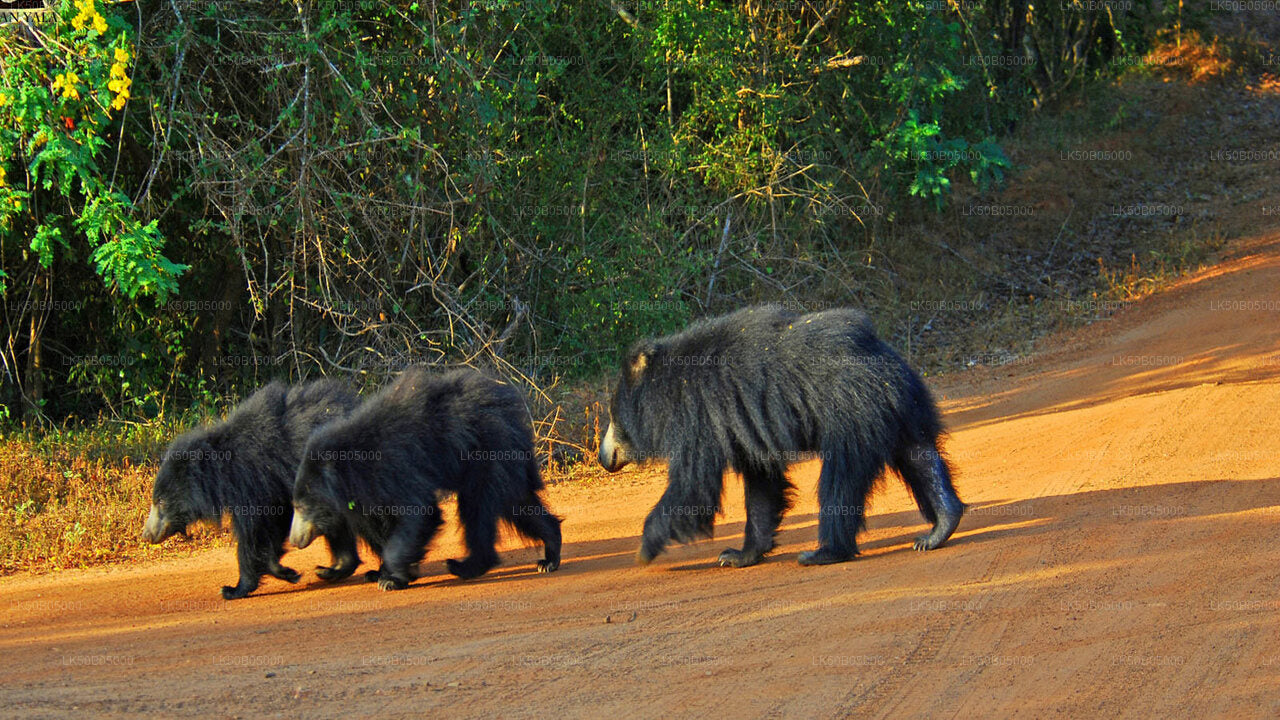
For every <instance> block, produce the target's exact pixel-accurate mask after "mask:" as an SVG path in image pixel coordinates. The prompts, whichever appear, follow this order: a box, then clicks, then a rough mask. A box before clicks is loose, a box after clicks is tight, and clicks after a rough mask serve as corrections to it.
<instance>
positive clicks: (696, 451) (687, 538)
mask: <svg viewBox="0 0 1280 720" xmlns="http://www.w3.org/2000/svg"><path fill="white" fill-rule="evenodd" d="M669 468H670V469H669V470H668V472H667V489H666V491H665V492H663V493H662V497H661V498H660V499H659V500H658V504H657V505H655V506H654V507H653V509H652V510H650V511H649V516H648V517H646V518H645V520H644V534H643V536H642V539H641V541H640V554H639V555H638V557H637V559H638V560H639V561H640V562H641V563H642V564H643V563H648V562H650V561H652V560H653V559H654V558H655V557H657V556H658V555H660V554H662V552H663V551H664V550H666V548H667V543H668V542H671V541H672V540H676V541H677V542H693V541H694V540H695V539H697V537H698V536H699V535H703V536H707V537H710V536H711V534H712V532H713V530H714V529H715V522H716V514H717V513H719V512H720V495H721V494H722V492H723V491H724V468H725V463H724V461H722V460H718V459H716V458H714V457H711V456H708V455H706V454H704V451H703V450H702V449H700V448H697V447H695V448H692V449H691V450H690V452H687V453H685V454H683V455H681V456H679V457H672V458H671V462H670V465H669Z"/></svg>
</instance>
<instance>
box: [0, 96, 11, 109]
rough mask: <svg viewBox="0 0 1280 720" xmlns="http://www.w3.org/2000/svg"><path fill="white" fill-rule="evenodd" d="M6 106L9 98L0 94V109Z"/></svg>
mask: <svg viewBox="0 0 1280 720" xmlns="http://www.w3.org/2000/svg"><path fill="white" fill-rule="evenodd" d="M8 104H9V96H8V95H5V94H4V93H0V107H4V106H5V105H8Z"/></svg>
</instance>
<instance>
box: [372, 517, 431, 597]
mask: <svg viewBox="0 0 1280 720" xmlns="http://www.w3.org/2000/svg"><path fill="white" fill-rule="evenodd" d="M423 511H424V514H423V515H416V516H410V517H403V518H400V520H399V523H398V524H397V525H396V527H395V529H394V530H392V532H391V537H389V538H387V545H386V548H385V549H384V551H383V553H382V567H381V568H380V569H379V570H378V571H377V572H378V576H377V578H376V579H377V583H378V589H379V590H403V589H405V588H406V587H408V586H409V583H411V582H413V578H414V572H413V566H414V565H416V564H418V563H420V562H422V556H423V555H425V554H426V549H427V545H429V544H430V543H431V539H432V538H434V537H435V534H436V530H437V529H438V528H439V527H440V522H441V521H440V509H439V508H438V507H437V506H435V505H424V506H423ZM366 577H368V575H366ZM370 579H373V578H370Z"/></svg>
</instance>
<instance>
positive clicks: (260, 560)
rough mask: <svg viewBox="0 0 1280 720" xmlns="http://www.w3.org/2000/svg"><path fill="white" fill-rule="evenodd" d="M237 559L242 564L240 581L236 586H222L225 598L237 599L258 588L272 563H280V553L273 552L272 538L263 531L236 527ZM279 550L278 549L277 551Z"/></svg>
mask: <svg viewBox="0 0 1280 720" xmlns="http://www.w3.org/2000/svg"><path fill="white" fill-rule="evenodd" d="M234 529H235V531H236V560H237V561H238V562H239V565H240V582H239V583H237V584H236V585H235V586H234V587H233V586H231V585H223V586H222V597H223V599H224V600H236V599H238V598H242V597H245V596H246V595H248V594H249V593H251V592H253V591H254V590H257V589H258V582H259V580H260V579H261V577H262V576H263V575H266V574H267V573H268V569H267V568H268V566H269V565H270V564H272V563H274V564H276V565H279V560H277V559H276V558H277V557H278V555H276V554H275V553H273V550H272V548H271V546H270V545H269V542H270V540H268V539H267V538H263V537H261V533H251V532H246V531H245V529H244V528H241V527H235V528H234ZM277 552H278V551H277Z"/></svg>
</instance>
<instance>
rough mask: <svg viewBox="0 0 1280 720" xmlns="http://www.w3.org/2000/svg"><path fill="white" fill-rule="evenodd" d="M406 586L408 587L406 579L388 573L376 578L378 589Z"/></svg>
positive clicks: (395, 588) (401, 588) (403, 587)
mask: <svg viewBox="0 0 1280 720" xmlns="http://www.w3.org/2000/svg"><path fill="white" fill-rule="evenodd" d="M407 587H409V583H408V581H406V580H401V579H400V578H396V577H392V576H390V575H387V576H386V577H384V578H381V579H379V580H378V589H379V590H384V591H386V590H403V589H405V588H407Z"/></svg>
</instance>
